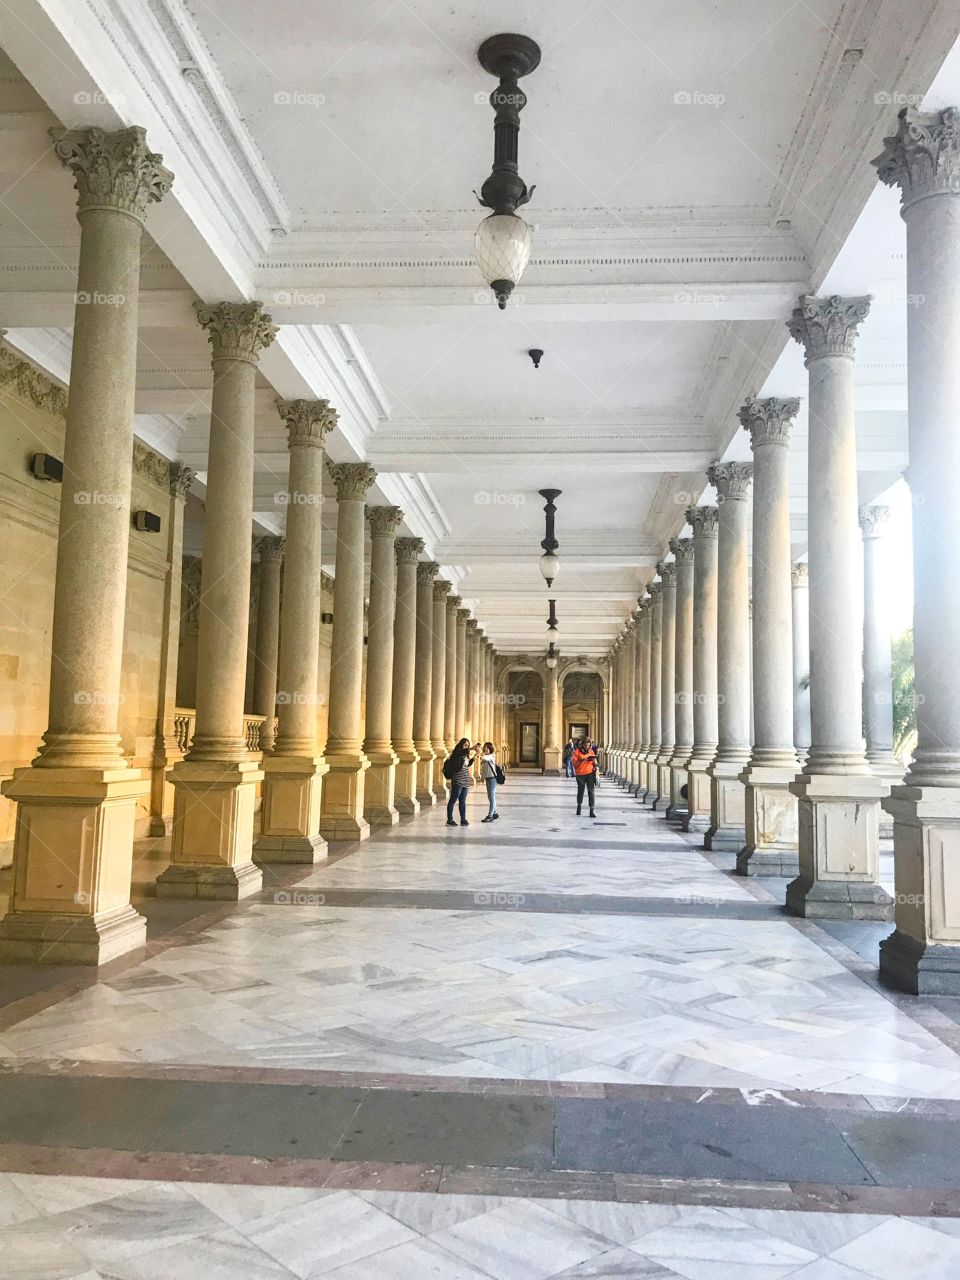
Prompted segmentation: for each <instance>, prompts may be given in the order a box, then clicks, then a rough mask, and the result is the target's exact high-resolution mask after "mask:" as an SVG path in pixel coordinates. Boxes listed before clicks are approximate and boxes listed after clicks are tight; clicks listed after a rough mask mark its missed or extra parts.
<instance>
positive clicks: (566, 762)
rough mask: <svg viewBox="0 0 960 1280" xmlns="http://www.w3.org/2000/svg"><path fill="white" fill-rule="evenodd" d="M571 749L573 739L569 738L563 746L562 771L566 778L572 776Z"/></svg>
mask: <svg viewBox="0 0 960 1280" xmlns="http://www.w3.org/2000/svg"><path fill="white" fill-rule="evenodd" d="M573 750H574V746H573V739H572V738H570V739H569V740H568V741H567V744H566V746H565V747H564V748H563V772H564V774H565V775H566V776H567V777H568V778H572V777H573Z"/></svg>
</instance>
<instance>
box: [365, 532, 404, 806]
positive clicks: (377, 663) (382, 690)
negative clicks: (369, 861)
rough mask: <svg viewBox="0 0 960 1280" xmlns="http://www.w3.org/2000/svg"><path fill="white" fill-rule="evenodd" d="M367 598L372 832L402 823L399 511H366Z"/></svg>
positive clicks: (367, 727) (367, 795)
mask: <svg viewBox="0 0 960 1280" xmlns="http://www.w3.org/2000/svg"><path fill="white" fill-rule="evenodd" d="M367 522H368V524H369V525H370V595H369V603H368V607H367V715H366V725H365V737H364V740H363V754H364V755H365V756H366V757H367V759H368V760H369V761H370V768H369V769H368V770H367V777H366V781H365V783H364V798H363V816H364V817H365V818H366V820H367V822H368V823H369V824H370V826H371V827H392V826H393V825H394V824H395V823H396V822H398V821H399V820H400V811H399V810H398V809H397V806H396V804H395V803H394V797H395V795H396V782H397V753H396V752H395V751H394V749H393V744H392V742H391V732H392V729H391V719H392V706H393V663H394V652H393V645H394V630H393V628H394V617H395V615H396V612H397V529H398V528H399V527H400V525H401V524H402V523H403V512H402V511H401V510H400V508H399V507H370V508H369V509H368V511H367Z"/></svg>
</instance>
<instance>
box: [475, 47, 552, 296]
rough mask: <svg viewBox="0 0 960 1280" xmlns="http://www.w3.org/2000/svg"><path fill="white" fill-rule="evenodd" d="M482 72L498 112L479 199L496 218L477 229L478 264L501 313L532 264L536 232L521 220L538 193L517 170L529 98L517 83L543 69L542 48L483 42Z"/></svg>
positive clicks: (486, 221)
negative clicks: (492, 80)
mask: <svg viewBox="0 0 960 1280" xmlns="http://www.w3.org/2000/svg"><path fill="white" fill-rule="evenodd" d="M477 58H478V59H479V61H480V65H481V66H482V67H483V69H484V71H488V72H489V73H490V74H491V75H492V76H496V77H497V78H498V79H499V81H500V83H499V85H498V86H497V87H496V89H494V91H493V93H491V95H490V105H491V107H493V109H494V111H495V112H496V118H495V120H494V124H493V169H492V170H491V171H490V177H489V178H487V180H486V182H485V183H484V184H483V186H482V187H481V188H480V194H479V195H477V193H476V192H474V195H477V199H478V200H479V201H480V203H481V204H482V205H484V206H485V207H486V208H487V209H492V210H493V212H492V213H491V214H490V216H489V217H488V218H484V220H483V221H482V222H481V223H480V226H479V227H478V228H477V236H476V252H477V262H478V264H479V266H480V270H481V272H482V273H483V278H484V280H486V282H487V284H488V285H489V286H490V288H491V289H492V290H493V292H494V296H495V297H496V299H497V305H498V306H499V308H500V310H501V311H503V310H504V308H505V307H506V305H507V299H508V298H509V297H510V294H511V293H512V292H513V289H514V286H515V285H516V284H517V282H518V281H519V279H520V277H521V276H522V275H523V273H524V270H525V269H526V265H527V262H528V261H529V260H530V248H531V245H532V243H533V232H532V231H531V229H530V227H529V226H528V225H527V223H526V222H524V220H523V219H522V218H520V217H518V216H517V209H518V208H519V207H520V206H521V205H524V204H526V203H527V201H528V200H529V199H530V197H531V196H532V195H533V192H534V188H533V187H530V188H529V189H528V187H527V184H526V183H525V182H524V180H523V179H522V178H521V177H520V173H519V171H518V166H517V154H518V138H519V134H520V112H521V111H522V110H523V108H524V107H525V106H526V105H527V97H526V94H525V93H524V92H523V90H522V89H521V88H520V86H519V85H518V84H517V81H518V80H519V79H520V77H521V76H525V75H529V74H530V72H531V71H533V70H535V69H536V68H537V67H538V66H539V64H540V46H539V45H538V44H536V43H535V42H534V41H533V40H531V39H530V38H529V37H528V36H518V35H499V36H491V37H490V38H489V40H484V42H483V44H482V45H481V46H480V48H479V49H478V50H477Z"/></svg>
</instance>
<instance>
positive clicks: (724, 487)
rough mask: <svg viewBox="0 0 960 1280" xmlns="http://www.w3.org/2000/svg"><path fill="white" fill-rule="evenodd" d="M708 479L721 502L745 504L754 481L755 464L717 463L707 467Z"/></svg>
mask: <svg viewBox="0 0 960 1280" xmlns="http://www.w3.org/2000/svg"><path fill="white" fill-rule="evenodd" d="M707 479H708V480H709V481H710V483H711V484H712V485H713V487H714V488H715V489H716V491H717V498H718V499H719V501H720V502H745V501H746V498H747V494H748V493H749V492H750V481H751V480H752V479H753V463H751V462H715V463H714V464H713V466H712V467H707Z"/></svg>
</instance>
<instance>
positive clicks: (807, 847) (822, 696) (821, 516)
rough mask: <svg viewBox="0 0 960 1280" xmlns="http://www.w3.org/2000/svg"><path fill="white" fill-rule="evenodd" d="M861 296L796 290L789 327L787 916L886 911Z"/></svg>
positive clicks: (883, 790)
mask: <svg viewBox="0 0 960 1280" xmlns="http://www.w3.org/2000/svg"><path fill="white" fill-rule="evenodd" d="M868 310H869V299H868V298H837V297H832V298H813V297H806V296H805V297H803V298H801V299H800V305H799V307H797V309H796V310H795V311H794V313H793V316H792V318H791V321H790V325H789V328H790V332H791V334H792V335H793V337H794V338H796V339H797V341H798V342H800V343H801V344H802V346H803V348H804V353H805V363H806V366H807V369H808V371H809V382H810V385H809V428H808V443H807V459H808V468H809V476H808V482H807V494H808V499H807V501H808V517H807V523H808V528H809V564H810V667H811V671H810V712H811V736H812V741H811V744H810V753H809V756H808V757H807V763H806V764H805V765H804V768H803V773H802V775H801V777H799V778H798V779H797V781H796V782H795V783H794V785H793V793H794V794H795V795H796V796H797V799H798V801H799V852H800V875H799V876H798V877H797V879H796V880H793V881H792V882H791V883H790V885H789V887H788V889H787V909H788V910H789V911H791V912H792V913H793V914H795V915H806V916H826V917H828V918H831V919H833V918H837V917H838V916H839V917H841V918H852V917H853V918H864V917H869V916H873V917H877V918H886V917H888V916H889V914H890V899H889V897H888V896H887V894H886V893H884V891H883V890H882V889H881V888H880V886H879V885H878V883H877V877H878V874H879V840H878V829H879V811H880V804H879V802H880V799H881V797H882V796H883V795H885V794H887V791H888V787H887V784H886V783H884V782H882V781H881V780H880V779H878V778H876V777H875V776H874V775H872V774H871V773H870V768H869V765H868V764H867V760H866V756H865V754H864V746H863V729H862V714H863V708H862V705H861V694H860V682H861V654H862V645H863V559H862V551H861V546H860V530H859V528H858V525H857V511H858V506H857V440H856V423H855V419H854V403H853V401H854V364H853V353H854V345H855V340H856V334H857V329H858V327H859V325H860V323H861V322H862V321H863V319H864V318H865V316H866V315H867V312H868Z"/></svg>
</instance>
